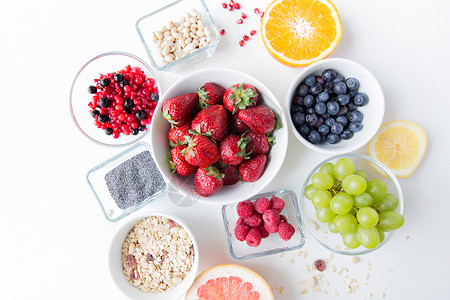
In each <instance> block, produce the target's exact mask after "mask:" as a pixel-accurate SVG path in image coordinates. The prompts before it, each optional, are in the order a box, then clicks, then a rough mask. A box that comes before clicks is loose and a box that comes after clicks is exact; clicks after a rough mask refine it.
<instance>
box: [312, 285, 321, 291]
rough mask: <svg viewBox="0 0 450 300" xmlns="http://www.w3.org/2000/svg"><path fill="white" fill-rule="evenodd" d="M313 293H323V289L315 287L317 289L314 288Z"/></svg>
mask: <svg viewBox="0 0 450 300" xmlns="http://www.w3.org/2000/svg"><path fill="white" fill-rule="evenodd" d="M313 291H314V292H317V293H320V292H321V291H322V289H321V288H319V287H317V286H315V287H313Z"/></svg>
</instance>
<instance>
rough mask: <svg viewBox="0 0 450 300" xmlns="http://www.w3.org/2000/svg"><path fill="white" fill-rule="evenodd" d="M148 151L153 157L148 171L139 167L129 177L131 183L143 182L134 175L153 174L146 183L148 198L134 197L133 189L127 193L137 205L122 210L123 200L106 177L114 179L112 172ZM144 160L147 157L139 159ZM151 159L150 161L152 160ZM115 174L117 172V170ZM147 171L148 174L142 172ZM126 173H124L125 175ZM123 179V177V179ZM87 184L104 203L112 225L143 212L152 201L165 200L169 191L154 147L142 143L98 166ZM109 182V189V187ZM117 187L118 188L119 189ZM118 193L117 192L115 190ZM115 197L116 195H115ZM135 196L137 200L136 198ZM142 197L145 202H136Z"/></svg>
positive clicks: (140, 195)
mask: <svg viewBox="0 0 450 300" xmlns="http://www.w3.org/2000/svg"><path fill="white" fill-rule="evenodd" d="M146 151H147V152H148V153H149V154H150V155H149V156H145V166H144V168H146V169H147V170H145V171H144V170H142V169H138V168H135V169H133V171H132V172H133V173H132V174H133V175H129V174H125V175H127V176H129V177H130V178H131V180H136V181H137V180H139V178H138V179H136V178H137V177H131V176H139V175H143V174H144V175H145V172H147V174H151V176H150V177H149V178H147V177H145V179H143V181H145V183H146V185H145V186H146V189H145V190H146V191H148V195H146V197H145V198H144V196H142V194H137V195H136V194H132V193H134V191H133V190H131V189H130V192H129V193H130V194H127V196H126V197H128V198H127V199H131V200H132V201H134V202H136V203H135V204H134V205H132V206H130V207H126V208H121V207H120V205H119V204H118V202H119V203H120V200H117V199H119V197H118V196H117V194H116V193H115V192H111V191H110V190H111V189H110V188H111V186H113V183H112V179H109V180H107V179H106V178H107V177H106V176H110V175H111V174H112V173H110V172H111V171H113V170H118V169H116V168H117V167H119V166H120V165H122V164H123V163H125V162H127V161H129V160H130V159H132V158H133V157H136V156H138V155H142V154H143V153H144V152H146ZM139 157H143V156H139ZM148 157H149V158H148ZM134 166H138V164H135V165H134ZM113 172H114V171H113ZM142 172H144V173H142ZM122 174H123V173H122ZM122 177H123V176H122ZM122 177H121V179H123V180H127V178H122ZM86 178H87V182H88V184H89V186H90V188H91V189H92V192H93V193H94V195H95V197H96V199H97V201H98V203H99V204H100V207H101V209H102V211H103V214H104V216H105V218H106V219H107V220H108V221H111V222H117V221H118V220H120V219H122V218H123V217H125V216H127V215H129V214H132V213H134V212H135V211H137V210H139V209H140V208H142V207H144V206H145V205H147V204H148V203H150V202H152V201H153V200H155V199H156V198H159V197H161V196H162V195H164V194H165V193H166V191H167V184H166V182H165V181H164V179H163V177H162V175H161V173H160V172H159V170H158V168H157V166H156V164H155V162H154V161H153V158H152V155H151V151H150V146H149V145H148V144H147V143H144V142H139V143H137V144H135V145H133V146H132V147H130V148H128V149H127V150H125V151H123V152H121V153H119V154H118V155H116V156H114V157H112V158H110V159H108V160H106V161H105V162H103V163H101V164H99V165H98V166H96V167H94V168H92V169H90V170H89V171H88V173H87V176H86ZM108 178H113V179H114V178H117V177H115V176H112V177H108ZM108 182H109V183H110V184H109V187H108ZM116 186H117V185H115V186H114V187H116ZM112 191H114V189H113V190H112ZM113 194H114V196H113ZM129 195H131V196H129ZM133 195H135V196H136V197H135V198H133V197H134V196H133ZM138 198H142V200H141V201H137V200H136V199H138Z"/></svg>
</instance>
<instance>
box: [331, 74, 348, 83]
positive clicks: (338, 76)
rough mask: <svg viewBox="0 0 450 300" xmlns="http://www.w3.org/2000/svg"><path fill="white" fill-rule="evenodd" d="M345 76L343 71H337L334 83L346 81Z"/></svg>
mask: <svg viewBox="0 0 450 300" xmlns="http://www.w3.org/2000/svg"><path fill="white" fill-rule="evenodd" d="M344 80H345V77H344V75H342V74H341V73H336V78H334V79H333V83H337V82H340V81H344Z"/></svg>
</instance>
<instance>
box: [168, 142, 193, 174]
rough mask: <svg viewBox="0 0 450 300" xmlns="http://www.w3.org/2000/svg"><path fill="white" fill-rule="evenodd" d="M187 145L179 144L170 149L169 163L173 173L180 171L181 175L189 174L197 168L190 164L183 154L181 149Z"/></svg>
mask: <svg viewBox="0 0 450 300" xmlns="http://www.w3.org/2000/svg"><path fill="white" fill-rule="evenodd" d="M186 147H187V146H186V145H179V146H176V147H175V148H172V150H170V153H169V163H170V167H171V169H172V173H178V174H180V175H181V176H187V175H190V174H192V173H194V172H195V170H197V167H196V166H193V165H191V164H189V163H188V162H187V161H186V159H185V158H184V157H183V155H182V154H181V151H182V150H183V149H184V148H186Z"/></svg>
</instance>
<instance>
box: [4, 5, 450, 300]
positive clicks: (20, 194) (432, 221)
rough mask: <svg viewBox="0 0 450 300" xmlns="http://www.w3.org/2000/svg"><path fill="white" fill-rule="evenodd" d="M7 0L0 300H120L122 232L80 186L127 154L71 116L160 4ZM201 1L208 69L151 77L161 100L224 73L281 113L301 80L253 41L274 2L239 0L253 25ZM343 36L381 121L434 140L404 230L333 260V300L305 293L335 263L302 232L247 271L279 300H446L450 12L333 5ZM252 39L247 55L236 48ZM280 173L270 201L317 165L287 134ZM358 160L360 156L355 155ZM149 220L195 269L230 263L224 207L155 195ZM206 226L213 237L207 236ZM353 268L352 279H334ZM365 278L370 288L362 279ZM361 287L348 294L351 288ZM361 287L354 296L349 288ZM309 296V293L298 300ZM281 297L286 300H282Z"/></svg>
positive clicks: (407, 185) (344, 51) (342, 47)
mask: <svg viewBox="0 0 450 300" xmlns="http://www.w3.org/2000/svg"><path fill="white" fill-rule="evenodd" d="M155 2H157V1H141V0H139V1H138V0H137V1H116V0H110V1H105V0H102V1H85V0H82V1H72V2H66V1H56V0H43V1H16V2H14V1H10V2H9V3H8V5H7V6H3V7H2V9H1V10H0V28H1V30H0V58H1V62H2V63H1V69H0V82H1V84H0V85H1V103H2V108H1V109H0V122H1V124H2V125H1V128H2V142H1V145H0V151H1V152H0V153H1V155H0V162H1V163H0V170H1V173H2V180H1V181H0V186H1V201H2V207H1V214H0V228H1V229H0V230H1V246H0V255H1V256H0V257H1V261H2V263H1V269H2V271H1V273H2V280H1V284H0V286H1V290H0V295H2V296H0V297H1V298H2V299H95V298H102V299H123V298H124V297H123V296H122V295H121V294H120V291H119V290H118V289H117V288H116V286H115V285H114V284H113V282H112V279H111V277H110V274H109V270H108V265H107V252H108V246H109V242H110V241H111V239H112V237H113V235H114V232H115V230H116V229H117V227H118V226H119V225H120V222H119V223H109V222H108V221H106V219H105V218H104V217H103V215H102V214H101V211H100V208H99V206H98V204H97V203H96V201H95V198H94V196H93V194H92V192H91V190H90V189H89V187H88V185H87V183H86V179H85V176H86V172H87V171H88V169H90V168H91V167H93V166H95V165H97V164H98V163H100V162H101V161H103V160H105V159H107V158H109V157H111V156H112V155H114V154H116V153H118V152H120V151H122V150H123V149H113V148H105V147H101V146H99V145H96V144H94V143H92V142H90V141H89V140H88V139H86V138H85V137H84V136H82V135H81V134H80V132H79V131H78V130H77V129H76V127H75V126H74V124H73V122H72V120H71V117H70V113H69V105H68V103H69V89H70V85H71V83H72V80H73V77H74V75H75V73H76V72H77V71H78V70H79V68H80V67H81V66H82V65H83V64H84V63H85V62H86V61H87V60H88V59H90V58H91V57H93V56H95V55H97V54H99V53H103V52H108V51H112V50H121V51H127V52H131V53H133V54H135V55H137V56H139V57H141V58H143V59H144V60H146V61H148V57H147V56H146V53H145V51H144V48H143V46H142V45H141V42H140V40H139V39H138V35H137V32H136V30H135V27H134V25H135V21H136V20H137V19H138V18H139V17H140V16H142V15H144V14H146V13H148V12H150V11H152V10H153V9H154V8H155V6H161V5H162V4H163V3H167V2H168V1H158V2H157V3H158V4H155ZM221 2H222V1H212V0H209V1H207V4H208V5H209V8H210V10H211V12H212V15H213V17H214V19H215V21H216V23H217V25H218V27H219V28H225V29H226V31H227V33H226V35H225V36H223V39H222V40H221V42H220V44H219V46H218V48H217V51H216V53H215V55H214V56H213V57H211V58H210V59H207V60H205V61H202V62H200V63H198V64H195V65H193V66H191V67H189V68H186V69H185V70H184V71H183V72H179V73H165V72H164V73H157V77H158V79H159V81H160V83H161V86H162V90H163V91H165V90H166V89H167V88H168V87H169V86H170V85H171V83H172V82H174V81H175V80H176V79H178V78H180V77H181V76H183V75H185V74H188V73H190V72H192V71H195V70H198V69H201V68H205V67H227V68H233V69H236V70H240V71H244V72H247V73H249V74H251V75H253V76H255V77H256V78H258V79H259V80H261V81H262V82H264V83H265V84H266V85H267V86H268V87H269V88H270V89H271V90H272V92H273V93H274V94H275V95H276V96H277V98H278V100H279V101H280V103H281V105H282V106H283V107H284V102H285V96H286V91H287V89H288V87H289V84H290V82H291V80H292V79H293V78H294V77H295V75H296V74H297V73H298V72H299V71H300V69H291V68H289V67H286V66H284V65H282V64H280V63H278V62H276V61H275V60H274V59H272V57H271V56H270V55H269V54H268V52H267V51H266V50H265V48H264V46H263V43H262V41H261V38H260V36H259V18H258V17H256V15H255V14H254V13H253V9H254V8H255V7H259V8H260V9H262V10H264V8H265V7H266V6H267V5H268V3H269V2H270V1H267V0H265V1H256V0H253V1H250V0H241V1H240V4H241V6H242V9H241V11H244V12H246V13H247V15H248V16H249V18H248V19H246V20H245V23H244V24H242V25H238V24H236V23H235V20H236V19H237V18H238V14H239V11H238V12H233V13H230V12H228V11H226V10H224V9H222V7H221ZM334 3H335V5H336V7H337V9H338V11H339V13H340V16H341V19H342V24H343V28H344V35H343V38H342V40H341V42H340V44H339V45H338V47H337V48H336V49H335V51H334V52H333V53H332V54H331V56H330V57H344V58H350V59H353V60H355V61H357V62H359V63H361V64H363V65H364V66H366V67H367V68H368V69H369V70H371V71H372V72H373V74H374V75H375V76H376V77H377V78H378V80H379V82H380V84H381V86H382V88H383V90H384V94H385V98H386V114H385V118H384V122H385V123H386V122H389V121H394V120H401V119H405V120H410V121H413V122H416V123H417V124H419V125H421V126H422V127H423V128H424V129H425V131H426V132H427V134H428V139H429V144H428V150H427V153H426V155H425V158H424V160H423V162H422V164H421V165H420V166H419V168H418V169H417V171H416V172H415V173H414V174H413V175H412V176H411V177H409V178H406V179H400V184H401V186H402V188H403V192H404V195H405V214H404V215H405V220H406V221H405V225H404V226H403V227H402V228H401V229H399V230H398V232H396V234H395V235H394V237H393V239H392V240H391V241H390V242H389V243H388V244H387V245H385V246H384V247H383V248H381V249H380V250H378V251H376V252H374V253H371V254H368V255H364V256H361V257H360V262H359V263H358V264H353V263H352V262H350V260H349V258H348V257H346V256H341V255H334V258H333V260H332V262H331V263H330V264H329V266H328V268H327V270H326V271H325V272H324V273H323V274H324V275H325V277H324V280H326V281H328V282H329V286H325V285H323V286H322V287H321V288H322V290H323V291H324V290H325V291H327V292H328V295H327V294H325V293H324V292H323V291H322V292H321V293H318V292H314V291H312V290H311V288H309V287H308V286H303V285H301V284H300V283H299V282H300V281H302V280H308V279H309V278H310V277H311V276H313V275H315V274H316V273H314V272H309V273H308V272H307V270H306V267H305V266H306V265H309V264H311V263H312V262H313V261H314V260H315V259H318V258H325V259H326V258H328V256H329V253H330V252H329V251H327V250H325V249H324V248H323V247H322V246H320V245H319V244H318V243H317V242H316V241H315V240H313V238H312V236H310V235H309V233H308V232H306V238H307V241H306V244H305V246H304V248H303V249H302V250H303V251H304V252H306V253H307V257H306V258H304V257H302V256H298V253H299V251H291V252H286V253H285V254H284V255H273V256H269V257H265V258H260V259H251V260H246V261H243V262H241V264H242V265H244V266H247V267H250V268H251V269H253V270H255V271H257V272H258V273H260V274H261V275H262V276H263V277H264V278H265V279H266V280H267V282H268V283H269V285H270V286H271V287H272V288H273V290H274V295H275V298H276V299H330V298H331V299H335V298H334V295H335V293H336V292H337V293H338V294H339V296H338V297H337V298H336V299H364V298H365V299H423V298H428V299H450V292H449V290H448V277H449V270H450V269H449V268H450V259H449V255H448V249H449V246H450V239H449V234H448V232H449V231H448V229H447V228H448V218H449V211H450V204H449V203H450V201H449V196H448V192H447V191H446V187H447V186H448V170H449V167H450V164H449V161H448V154H447V153H448V149H449V147H450V134H449V128H450V124H449V111H450V96H449V93H448V88H449V82H450V81H449V80H450V72H449V69H450V64H449V62H450V59H449V54H450V32H449V29H450V2H449V1H446V0H441V1H438V0H436V1H407V0H401V1H400V0H397V1H389V0H379V1H374V0H371V1H358V0H335V1H334ZM251 29H257V30H258V35H256V36H255V37H253V38H252V40H251V41H250V42H248V43H247V44H246V45H245V47H242V48H241V47H239V45H238V41H239V39H240V38H241V36H242V35H243V34H244V33H246V32H249V31H250V30H251ZM289 139H290V140H289V149H288V152H287V156H286V161H285V163H284V164H283V166H282V168H281V170H280V173H279V175H278V176H277V178H276V179H275V180H274V181H273V182H272V183H271V184H270V185H269V186H268V187H267V188H266V189H265V191H269V190H274V189H281V188H288V189H292V190H294V191H295V192H296V193H297V194H300V187H301V184H302V183H303V180H304V179H305V177H306V175H307V173H308V172H309V170H310V169H311V168H312V167H313V166H314V165H315V164H317V163H318V162H319V161H321V160H323V159H325V158H326V156H325V155H321V154H318V153H314V152H312V151H311V150H309V149H307V148H306V147H305V146H303V145H302V144H301V143H300V142H299V141H297V140H296V139H295V137H294V135H293V134H290V136H289ZM358 152H360V153H367V148H366V147H363V148H361V149H360V150H359V151H358ZM145 210H149V211H150V210H164V211H170V212H172V213H173V214H175V215H177V216H178V217H180V218H182V219H184V220H185V221H186V223H188V224H189V226H190V227H191V228H192V229H193V230H194V232H195V234H196V236H197V239H198V243H199V249H200V268H199V271H203V270H205V269H207V268H209V267H212V266H215V265H217V264H223V263H236V261H234V260H233V259H232V258H231V256H230V255H229V253H228V250H227V247H226V241H225V233H224V228H223V224H222V219H221V211H220V207H218V206H217V207H215V206H207V205H201V204H196V205H194V206H191V207H178V206H176V205H174V204H173V203H172V202H171V201H169V200H168V197H167V196H166V197H163V198H161V199H159V200H157V201H155V202H154V203H152V204H150V205H148V207H146V208H145ZM205 224H207V225H208V226H205ZM332 265H334V266H336V268H337V269H338V270H339V269H341V268H348V269H349V272H348V275H349V277H348V278H345V276H344V275H346V273H344V274H342V275H338V274H337V272H333V271H332V268H331V266H332ZM367 274H368V279H367V280H366V275H367ZM352 278H354V279H355V280H357V284H358V286H359V288H357V289H356V291H355V292H354V293H353V294H347V293H346V290H347V286H348V284H346V283H345V281H346V280H347V281H348V280H349V279H352ZM353 285H355V284H353ZM304 288H306V289H307V290H308V291H309V292H308V293H307V294H304V295H302V294H301V291H302V290H303V289H304ZM280 291H281V292H280Z"/></svg>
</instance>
